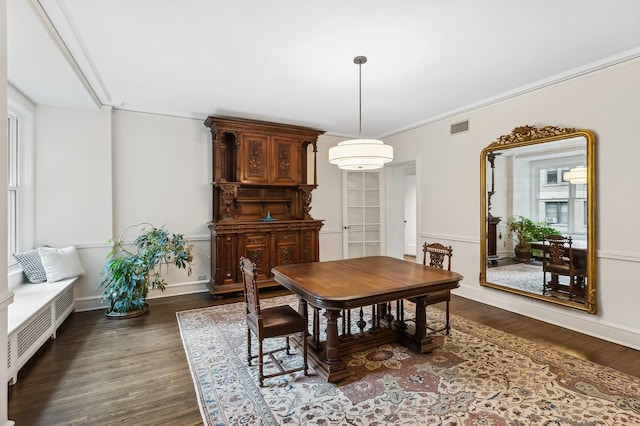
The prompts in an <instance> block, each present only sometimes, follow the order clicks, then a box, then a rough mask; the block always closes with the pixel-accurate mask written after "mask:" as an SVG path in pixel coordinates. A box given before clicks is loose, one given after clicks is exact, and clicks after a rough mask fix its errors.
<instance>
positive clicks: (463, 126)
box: [451, 120, 469, 135]
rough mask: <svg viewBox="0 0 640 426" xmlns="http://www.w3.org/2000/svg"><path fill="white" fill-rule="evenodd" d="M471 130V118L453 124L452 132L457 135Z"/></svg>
mask: <svg viewBox="0 0 640 426" xmlns="http://www.w3.org/2000/svg"><path fill="white" fill-rule="evenodd" d="M468 131H469V120H465V121H461V122H460V123H455V124H452V125H451V134H452V135H455V134H457V133H462V132H468Z"/></svg>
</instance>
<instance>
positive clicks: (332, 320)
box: [324, 309, 340, 364]
mask: <svg viewBox="0 0 640 426" xmlns="http://www.w3.org/2000/svg"><path fill="white" fill-rule="evenodd" d="M324 317H325V318H326V319H327V341H326V342H325V359H326V361H327V363H328V364H335V363H337V362H338V361H340V358H339V357H338V354H339V347H338V345H339V340H338V318H340V311H339V310H335V309H326V310H325V311H324Z"/></svg>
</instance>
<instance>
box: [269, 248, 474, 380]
mask: <svg viewBox="0 0 640 426" xmlns="http://www.w3.org/2000/svg"><path fill="white" fill-rule="evenodd" d="M271 271H272V273H273V278H274V280H275V281H276V282H278V283H279V284H281V285H282V286H284V287H285V288H287V289H289V290H291V291H292V292H293V293H295V294H297V295H298V296H299V300H300V303H299V307H298V309H299V311H300V313H301V314H303V315H305V316H306V317H308V305H310V306H311V307H312V308H313V314H314V321H313V326H312V328H313V329H312V331H311V333H310V335H311V342H310V347H311V349H312V350H310V351H309V356H310V359H311V362H312V364H313V365H314V367H315V368H316V370H317V371H319V372H320V373H321V374H322V375H324V376H325V377H326V378H327V380H328V381H332V382H335V381H338V380H341V379H343V378H346V377H348V376H349V375H350V373H349V371H348V369H347V365H346V363H345V362H344V360H343V359H342V357H343V356H344V355H347V354H349V353H353V352H356V351H360V350H364V349H367V348H371V347H374V346H378V345H381V344H384V343H389V342H392V341H398V342H400V343H402V344H404V345H407V346H408V347H410V348H412V349H415V350H416V351H418V352H422V353H426V352H431V351H432V350H433V349H435V348H436V347H437V344H435V343H434V341H433V339H432V338H431V336H430V335H429V334H428V333H427V315H426V306H427V303H426V302H427V298H428V297H429V294H430V293H433V292H441V291H443V290H447V291H450V290H451V289H454V288H456V287H458V286H459V281H460V280H462V278H463V277H462V275H460V274H458V273H456V272H451V271H447V270H444V269H439V268H434V267H430V266H423V265H421V264H417V263H415V262H409V261H405V260H401V259H396V258H392V257H386V256H371V257H361V258H355V259H344V260H333V261H325V262H312V263H299V264H290V265H280V266H276V267H274V268H273V269H272V270H271ZM410 297H411V298H415V300H416V301H417V303H416V319H415V329H414V330H409V329H407V328H405V327H404V324H398V322H397V321H393V315H392V313H391V302H394V301H400V300H403V299H406V298H410ZM396 305H397V306H400V305H401V304H400V303H397V304H396ZM366 306H371V308H372V318H371V320H370V323H371V328H370V329H369V330H367V331H366V332H365V331H364V329H363V327H364V325H362V326H361V325H358V327H360V332H359V333H355V334H353V333H351V331H350V330H351V326H350V321H351V309H354V308H360V318H359V323H360V324H363V323H365V321H364V320H363V316H362V309H363V307H366ZM321 310H324V314H323V316H324V317H325V318H326V338H325V339H326V340H325V341H324V342H321V341H319V340H318V336H319V334H320V333H319V330H318V320H317V315H318V313H319V312H320V311H321ZM341 317H342V333H341V334H339V324H338V320H339V318H341ZM347 323H348V325H345V324H347Z"/></svg>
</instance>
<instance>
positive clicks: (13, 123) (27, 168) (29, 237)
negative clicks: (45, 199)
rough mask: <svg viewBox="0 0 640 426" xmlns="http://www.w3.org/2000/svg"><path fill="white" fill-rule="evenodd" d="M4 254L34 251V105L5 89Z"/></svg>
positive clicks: (11, 256)
mask: <svg viewBox="0 0 640 426" xmlns="http://www.w3.org/2000/svg"><path fill="white" fill-rule="evenodd" d="M7 89H8V97H7V110H8V114H7V209H8V211H7V220H8V223H7V225H8V227H7V244H8V246H7V249H8V250H7V254H8V256H9V265H10V266H12V265H15V264H17V262H16V261H15V259H14V258H13V253H15V252H20V251H25V250H29V249H31V248H33V245H34V244H33V234H34V232H33V231H34V212H33V158H34V150H33V147H34V130H33V127H34V116H35V105H34V104H33V102H31V101H30V100H29V99H28V98H26V97H25V96H24V95H22V94H21V93H20V92H19V91H17V90H15V89H14V88H13V87H12V86H11V85H9V86H7Z"/></svg>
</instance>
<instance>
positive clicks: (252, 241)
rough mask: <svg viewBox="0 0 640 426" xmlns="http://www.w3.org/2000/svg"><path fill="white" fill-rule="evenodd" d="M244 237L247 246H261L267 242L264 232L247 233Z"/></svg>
mask: <svg viewBox="0 0 640 426" xmlns="http://www.w3.org/2000/svg"><path fill="white" fill-rule="evenodd" d="M245 238H246V240H245V241H246V244H247V246H263V245H266V244H267V236H266V235H264V234H258V235H247V236H246V237H245Z"/></svg>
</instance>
